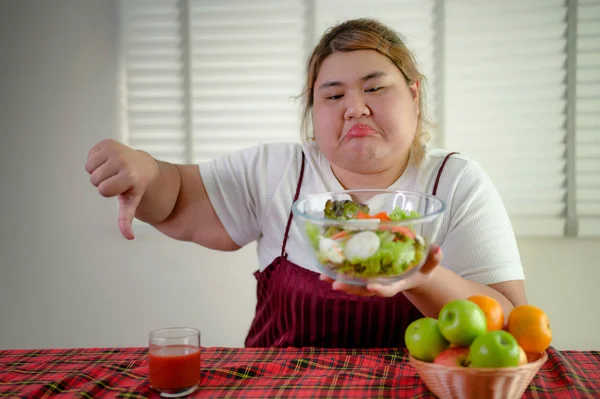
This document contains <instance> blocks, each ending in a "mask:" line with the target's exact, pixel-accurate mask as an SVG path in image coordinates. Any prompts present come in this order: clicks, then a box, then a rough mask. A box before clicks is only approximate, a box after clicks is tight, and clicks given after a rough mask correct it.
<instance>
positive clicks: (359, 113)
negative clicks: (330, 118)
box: [344, 93, 371, 120]
mask: <svg viewBox="0 0 600 399" xmlns="http://www.w3.org/2000/svg"><path fill="white" fill-rule="evenodd" d="M345 99H346V112H345V113H344V119H345V120H350V119H356V118H361V117H363V116H369V115H371V110H370V109H369V107H368V106H367V103H366V102H365V99H364V97H363V96H362V93H360V94H358V93H355V94H347V95H346V96H345Z"/></svg>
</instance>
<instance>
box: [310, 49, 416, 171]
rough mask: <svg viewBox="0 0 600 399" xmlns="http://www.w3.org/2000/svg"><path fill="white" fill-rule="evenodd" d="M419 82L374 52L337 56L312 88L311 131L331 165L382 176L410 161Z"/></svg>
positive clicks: (327, 63) (323, 68) (326, 64)
mask: <svg viewBox="0 0 600 399" xmlns="http://www.w3.org/2000/svg"><path fill="white" fill-rule="evenodd" d="M418 93H419V91H418V83H417V84H413V85H411V86H408V85H407V83H406V80H405V79H404V75H403V74H402V73H401V72H400V70H399V69H398V68H397V67H396V66H395V65H394V64H393V63H392V61H391V60H390V59H389V58H387V57H386V56H384V55H382V54H380V53H379V52H377V51H375V50H357V51H351V52H335V53H333V54H331V55H330V56H328V57H327V58H326V59H325V60H324V61H323V63H322V65H321V68H320V70H319V74H318V76H317V79H316V81H315V85H314V106H313V128H314V132H315V133H314V134H315V139H316V141H317V144H318V146H319V149H320V150H321V152H322V153H323V154H324V155H325V156H326V157H327V159H328V160H329V162H330V163H331V164H332V165H335V166H337V167H339V168H342V169H344V170H347V171H351V172H353V173H378V172H381V171H383V170H385V169H388V168H392V167H394V166H396V165H398V163H401V162H406V157H407V156H408V152H409V150H410V146H411V144H412V142H413V139H414V137H415V134H416V128H417V121H418V117H419V97H418V96H419V94H418Z"/></svg>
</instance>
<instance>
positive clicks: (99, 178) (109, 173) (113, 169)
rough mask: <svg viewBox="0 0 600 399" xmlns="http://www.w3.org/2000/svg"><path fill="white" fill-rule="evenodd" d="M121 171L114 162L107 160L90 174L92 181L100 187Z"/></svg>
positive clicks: (95, 185)
mask: <svg viewBox="0 0 600 399" xmlns="http://www.w3.org/2000/svg"><path fill="white" fill-rule="evenodd" d="M117 173H119V168H118V167H117V166H116V165H114V163H113V162H110V161H107V162H105V163H104V164H102V165H101V166H100V167H98V168H97V169H96V170H94V171H93V172H92V174H91V175H90V182H91V183H92V184H93V185H94V187H98V186H99V185H100V184H101V183H102V182H103V181H105V180H107V179H109V178H111V177H113V176H114V175H116V174H117Z"/></svg>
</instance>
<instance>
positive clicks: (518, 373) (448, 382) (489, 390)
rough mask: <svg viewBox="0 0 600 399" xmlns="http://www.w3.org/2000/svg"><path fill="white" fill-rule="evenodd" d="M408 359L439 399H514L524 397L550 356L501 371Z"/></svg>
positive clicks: (546, 355)
mask: <svg viewBox="0 0 600 399" xmlns="http://www.w3.org/2000/svg"><path fill="white" fill-rule="evenodd" d="M409 359H410V363H411V364H412V365H413V366H414V368H415V369H416V370H417V374H418V375H419V377H421V379H422V380H423V382H424V383H425V385H426V386H427V388H429V390H430V391H431V392H433V393H434V394H435V395H436V396H437V397H438V398H440V399H450V398H460V399H512V398H521V397H522V396H523V393H524V392H525V390H526V389H527V387H528V386H529V384H530V383H531V380H533V377H535V375H536V374H537V372H538V371H539V370H540V368H541V367H542V365H543V364H544V363H545V362H546V360H548V354H547V353H546V352H543V353H542V354H539V355H537V359H535V357H533V358H531V360H530V362H529V363H526V364H523V365H520V366H517V367H501V368H469V367H461V366H447V365H441V364H434V363H428V362H423V361H421V360H418V359H415V358H414V357H412V356H409Z"/></svg>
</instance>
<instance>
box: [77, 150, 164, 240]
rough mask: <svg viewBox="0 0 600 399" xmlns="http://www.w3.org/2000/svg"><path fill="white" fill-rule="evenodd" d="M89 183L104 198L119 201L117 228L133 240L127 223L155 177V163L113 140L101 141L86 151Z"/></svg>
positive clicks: (130, 220) (157, 169) (149, 157)
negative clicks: (115, 198) (87, 152)
mask: <svg viewBox="0 0 600 399" xmlns="http://www.w3.org/2000/svg"><path fill="white" fill-rule="evenodd" d="M85 170H86V171H87V172H88V173H89V174H90V181H91V183H92V184H93V185H94V186H95V187H97V188H98V192H99V193H100V194H101V195H103V196H104V197H115V196H118V198H119V229H120V230H121V234H123V236H124V237H125V238H127V239H132V238H133V231H132V229H131V223H132V221H133V218H134V216H135V212H136V209H137V207H138V205H139V203H140V201H141V199H142V196H143V195H144V193H145V191H146V188H147V187H148V185H149V184H150V182H151V181H152V180H153V179H155V178H156V176H158V174H159V166H158V163H157V161H156V160H155V159H154V158H152V157H151V156H150V155H149V154H147V153H145V152H143V151H136V150H134V149H132V148H129V147H127V146H125V145H123V144H120V143H118V142H117V141H115V140H103V141H101V142H99V143H98V144H96V145H95V146H94V147H92V149H91V150H90V152H89V154H88V158H87V163H86V164H85Z"/></svg>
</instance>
